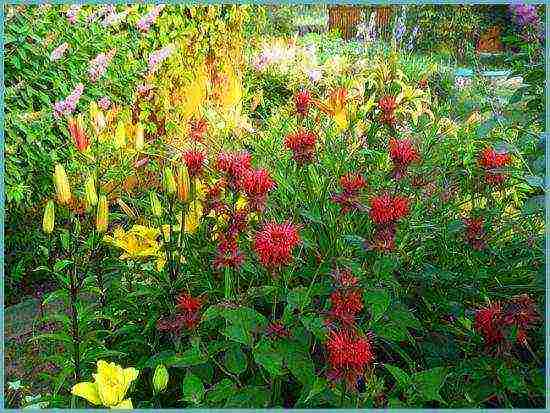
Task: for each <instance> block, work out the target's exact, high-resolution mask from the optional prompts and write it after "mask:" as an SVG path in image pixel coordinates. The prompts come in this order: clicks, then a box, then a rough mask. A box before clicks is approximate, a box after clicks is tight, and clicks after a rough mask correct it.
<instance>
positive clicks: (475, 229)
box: [464, 218, 485, 251]
mask: <svg viewBox="0 0 550 413" xmlns="http://www.w3.org/2000/svg"><path fill="white" fill-rule="evenodd" d="M464 225H466V242H467V243H468V244H470V245H471V246H472V247H473V248H474V249H475V250H477V251H481V250H482V249H484V248H485V230H484V229H483V225H484V222H483V218H466V219H465V220H464Z"/></svg>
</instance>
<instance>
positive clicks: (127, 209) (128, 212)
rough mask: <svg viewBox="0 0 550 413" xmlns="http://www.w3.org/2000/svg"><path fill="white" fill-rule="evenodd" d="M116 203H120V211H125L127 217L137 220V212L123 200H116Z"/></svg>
mask: <svg viewBox="0 0 550 413" xmlns="http://www.w3.org/2000/svg"><path fill="white" fill-rule="evenodd" d="M116 202H117V203H118V206H119V207H120V209H122V210H123V211H124V213H125V214H126V215H128V217H130V218H132V219H136V218H137V217H136V214H135V212H134V211H133V210H132V208H130V206H129V205H128V204H127V203H126V202H124V201H123V200H122V199H121V198H118V199H117V200H116Z"/></svg>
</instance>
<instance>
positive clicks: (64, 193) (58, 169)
mask: <svg viewBox="0 0 550 413" xmlns="http://www.w3.org/2000/svg"><path fill="white" fill-rule="evenodd" d="M53 183H54V185H55V192H56V195H57V200H58V202H59V203H60V204H62V205H63V204H68V203H69V201H70V200H71V187H70V186H69V178H67V173H66V172H65V168H63V166H62V165H60V164H56V165H55V169H54V173H53Z"/></svg>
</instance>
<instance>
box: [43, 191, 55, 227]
mask: <svg viewBox="0 0 550 413" xmlns="http://www.w3.org/2000/svg"><path fill="white" fill-rule="evenodd" d="M54 224H55V204H54V202H53V200H51V199H50V200H49V201H48V203H47V204H46V208H45V209H44V218H43V219H42V229H43V230H44V232H45V233H46V234H48V235H50V234H51V233H52V232H53V227H54Z"/></svg>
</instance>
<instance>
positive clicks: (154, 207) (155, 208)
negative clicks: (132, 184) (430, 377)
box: [149, 192, 162, 217]
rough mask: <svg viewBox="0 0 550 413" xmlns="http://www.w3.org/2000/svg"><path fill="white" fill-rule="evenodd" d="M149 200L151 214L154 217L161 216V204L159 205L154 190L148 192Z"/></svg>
mask: <svg viewBox="0 0 550 413" xmlns="http://www.w3.org/2000/svg"><path fill="white" fill-rule="evenodd" d="M149 202H150V203H151V211H152V212H153V215H154V216H156V217H160V216H162V206H161V205H160V201H159V199H158V197H157V194H156V192H149Z"/></svg>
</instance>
